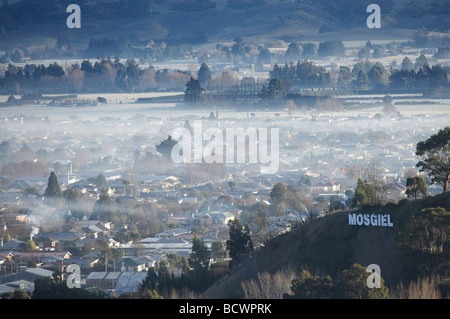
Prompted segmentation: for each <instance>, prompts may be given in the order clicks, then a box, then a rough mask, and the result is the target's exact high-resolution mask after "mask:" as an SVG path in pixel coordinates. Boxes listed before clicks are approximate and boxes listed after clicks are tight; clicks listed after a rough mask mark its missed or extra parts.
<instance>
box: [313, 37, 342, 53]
mask: <svg viewBox="0 0 450 319" xmlns="http://www.w3.org/2000/svg"><path fill="white" fill-rule="evenodd" d="M317 53H318V55H319V56H320V57H326V56H342V55H344V53H345V47H344V43H343V42H342V41H340V40H329V41H325V42H320V44H319V49H318V51H317Z"/></svg>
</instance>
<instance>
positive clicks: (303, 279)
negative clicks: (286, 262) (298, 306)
mask: <svg viewBox="0 0 450 319" xmlns="http://www.w3.org/2000/svg"><path fill="white" fill-rule="evenodd" d="M333 288H334V287H333V279H332V278H331V277H330V276H326V277H322V276H311V274H310V273H309V271H307V270H302V272H301V273H300V274H299V275H298V276H297V277H296V278H295V279H294V280H292V285H291V290H292V292H293V295H285V296H284V298H286V299H291V298H296V299H324V298H327V299H328V298H331V297H332V295H333Z"/></svg>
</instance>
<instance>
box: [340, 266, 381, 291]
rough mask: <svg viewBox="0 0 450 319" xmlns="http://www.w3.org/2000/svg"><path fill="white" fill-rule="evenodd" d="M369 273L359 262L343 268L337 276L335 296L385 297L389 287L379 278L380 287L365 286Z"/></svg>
mask: <svg viewBox="0 0 450 319" xmlns="http://www.w3.org/2000/svg"><path fill="white" fill-rule="evenodd" d="M368 276H369V273H368V272H367V271H366V268H364V267H363V266H361V265H359V264H356V263H355V264H353V265H352V266H351V267H350V268H349V269H345V270H343V271H342V272H341V274H340V276H339V282H338V283H337V284H336V287H335V294H336V297H337V298H343V299H386V298H388V297H389V289H388V288H387V287H386V286H385V285H384V280H383V278H380V280H381V288H374V289H370V288H368V287H367V277H368Z"/></svg>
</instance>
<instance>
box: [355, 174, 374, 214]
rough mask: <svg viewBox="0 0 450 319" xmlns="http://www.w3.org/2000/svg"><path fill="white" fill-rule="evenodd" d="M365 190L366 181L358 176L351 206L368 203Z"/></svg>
mask: <svg viewBox="0 0 450 319" xmlns="http://www.w3.org/2000/svg"><path fill="white" fill-rule="evenodd" d="M366 190H367V181H363V180H362V179H361V178H358V182H357V184H356V189H355V195H354V196H353V200H352V206H353V207H361V206H364V205H366V204H368V203H370V200H369V196H368V194H366Z"/></svg>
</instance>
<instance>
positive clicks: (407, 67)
mask: <svg viewBox="0 0 450 319" xmlns="http://www.w3.org/2000/svg"><path fill="white" fill-rule="evenodd" d="M401 70H402V71H407V72H411V71H412V70H414V64H413V63H412V62H411V60H410V59H409V58H408V57H405V58H404V59H403V61H402V69H401Z"/></svg>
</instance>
